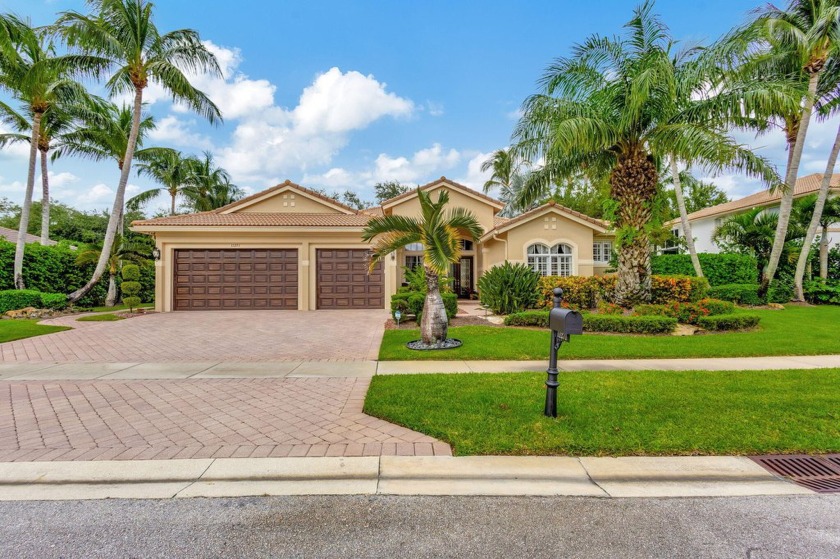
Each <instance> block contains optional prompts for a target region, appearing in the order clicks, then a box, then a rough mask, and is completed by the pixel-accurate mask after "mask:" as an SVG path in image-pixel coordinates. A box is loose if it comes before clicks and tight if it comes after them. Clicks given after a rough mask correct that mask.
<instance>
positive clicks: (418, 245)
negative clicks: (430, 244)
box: [405, 243, 423, 252]
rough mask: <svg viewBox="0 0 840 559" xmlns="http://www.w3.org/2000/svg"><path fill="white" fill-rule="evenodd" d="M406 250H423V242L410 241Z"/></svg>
mask: <svg viewBox="0 0 840 559" xmlns="http://www.w3.org/2000/svg"><path fill="white" fill-rule="evenodd" d="M405 250H407V251H409V252H423V243H410V244H407V245H405Z"/></svg>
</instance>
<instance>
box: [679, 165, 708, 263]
mask: <svg viewBox="0 0 840 559" xmlns="http://www.w3.org/2000/svg"><path fill="white" fill-rule="evenodd" d="M671 176H672V177H673V180H674V194H675V195H676V197H677V207H678V208H679V210H680V223H681V224H682V230H683V236H684V237H685V246H686V248H687V249H688V255H689V256H690V257H691V265H692V266H694V273H695V274H697V277H698V278H702V277H703V268H702V267H701V266H700V259H699V258H698V257H697V249H696V248H695V247H694V237H693V235H692V234H691V223H689V222H688V211H686V209H685V198H684V197H683V191H682V184H681V183H680V172H679V169H677V159H676V157H674V156H673V155H672V156H671Z"/></svg>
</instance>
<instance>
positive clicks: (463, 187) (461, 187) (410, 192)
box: [382, 177, 504, 207]
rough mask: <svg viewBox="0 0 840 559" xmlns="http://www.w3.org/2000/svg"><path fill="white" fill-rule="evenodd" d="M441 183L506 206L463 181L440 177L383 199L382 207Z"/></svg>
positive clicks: (496, 204) (493, 203)
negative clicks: (418, 190) (464, 183)
mask: <svg viewBox="0 0 840 559" xmlns="http://www.w3.org/2000/svg"><path fill="white" fill-rule="evenodd" d="M441 183H445V184H446V185H447V186H454V187H455V188H456V189H458V190H464V191H467V192H469V193H470V194H474V195H475V196H478V197H479V198H483V199H484V200H486V201H487V202H489V203H490V204H492V205H494V206H502V207H503V206H504V204H503V203H502V202H500V201H498V200H496V199H495V198H493V197H491V196H487V195H486V194H484V193H483V192H479V191H478V190H475V189H473V188H470V187H469V186H466V185H463V184H461V183H457V182H455V181H453V180H450V179H448V178H446V177H440V178H439V179H437V180H435V181H432V182H430V183H427V184H424V185H423V186H418V187H417V188H412V189H410V190H408V191H407V192H403V193H402V194H400V195H399V196H394V197H393V198H389V199H388V200H385V201H383V202H382V207H385V206H389V205H391V204H393V203H394V202H398V201H400V200H404V199H406V198H409V197H411V196H412V195H413V194H414V193H415V192H416V191H417V189H418V188H419V189H420V190H426V189H429V188H432V187H433V186H437V185H439V184H441Z"/></svg>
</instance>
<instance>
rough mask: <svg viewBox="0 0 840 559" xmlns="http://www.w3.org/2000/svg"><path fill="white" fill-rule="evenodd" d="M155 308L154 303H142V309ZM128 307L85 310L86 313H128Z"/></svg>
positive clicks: (117, 306)
mask: <svg viewBox="0 0 840 559" xmlns="http://www.w3.org/2000/svg"><path fill="white" fill-rule="evenodd" d="M154 306H155V304H154V303H141V304H140V308H145V309H148V308H153V307H154ZM127 310H128V306H127V305H114V306H113V307H91V308H89V309H85V312H112V311H127Z"/></svg>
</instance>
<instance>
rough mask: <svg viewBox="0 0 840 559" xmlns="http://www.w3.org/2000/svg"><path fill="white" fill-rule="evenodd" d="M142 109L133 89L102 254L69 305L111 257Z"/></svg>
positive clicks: (93, 282) (138, 89)
mask: <svg viewBox="0 0 840 559" xmlns="http://www.w3.org/2000/svg"><path fill="white" fill-rule="evenodd" d="M142 109H143V88H142V87H135V88H134V114H133V115H132V118H131V132H129V134H128V144H127V146H126V149H125V158H124V162H123V167H122V172H121V173H120V182H119V184H118V185H117V193H116V196H115V197H114V206H113V208H112V209H111V218H110V219H109V220H108V228H107V229H106V230H105V241H104V242H103V243H102V254H100V255H99V262H97V263H96V269H95V270H94V271H93V277H91V278H90V281H88V282H87V284H85V285H84V286H83V287H81V288H79V289H77V290H76V291H74V292H73V293H71V294H70V295H68V296H67V298H68V299H69V300H70V302H71V303H75V302H76V301H78V300H79V299H81V298H82V297H84V296H85V295H86V294H87V293H88V292H89V291H90V290H91V289H93V286H94V285H96V282H98V281H99V279H100V278H101V277H102V274H103V273H105V268H106V267H107V266H108V259H109V258H110V256H111V248H112V247H113V245H114V237H115V236H116V234H117V229H118V228H119V227H120V223H121V222H122V221H123V218H122V215H123V206H124V205H125V187H126V185H127V184H128V176H129V175H130V174H131V160H132V158H133V157H134V150H135V148H136V147H137V136H138V134H139V131H140V113H141V111H142Z"/></svg>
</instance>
